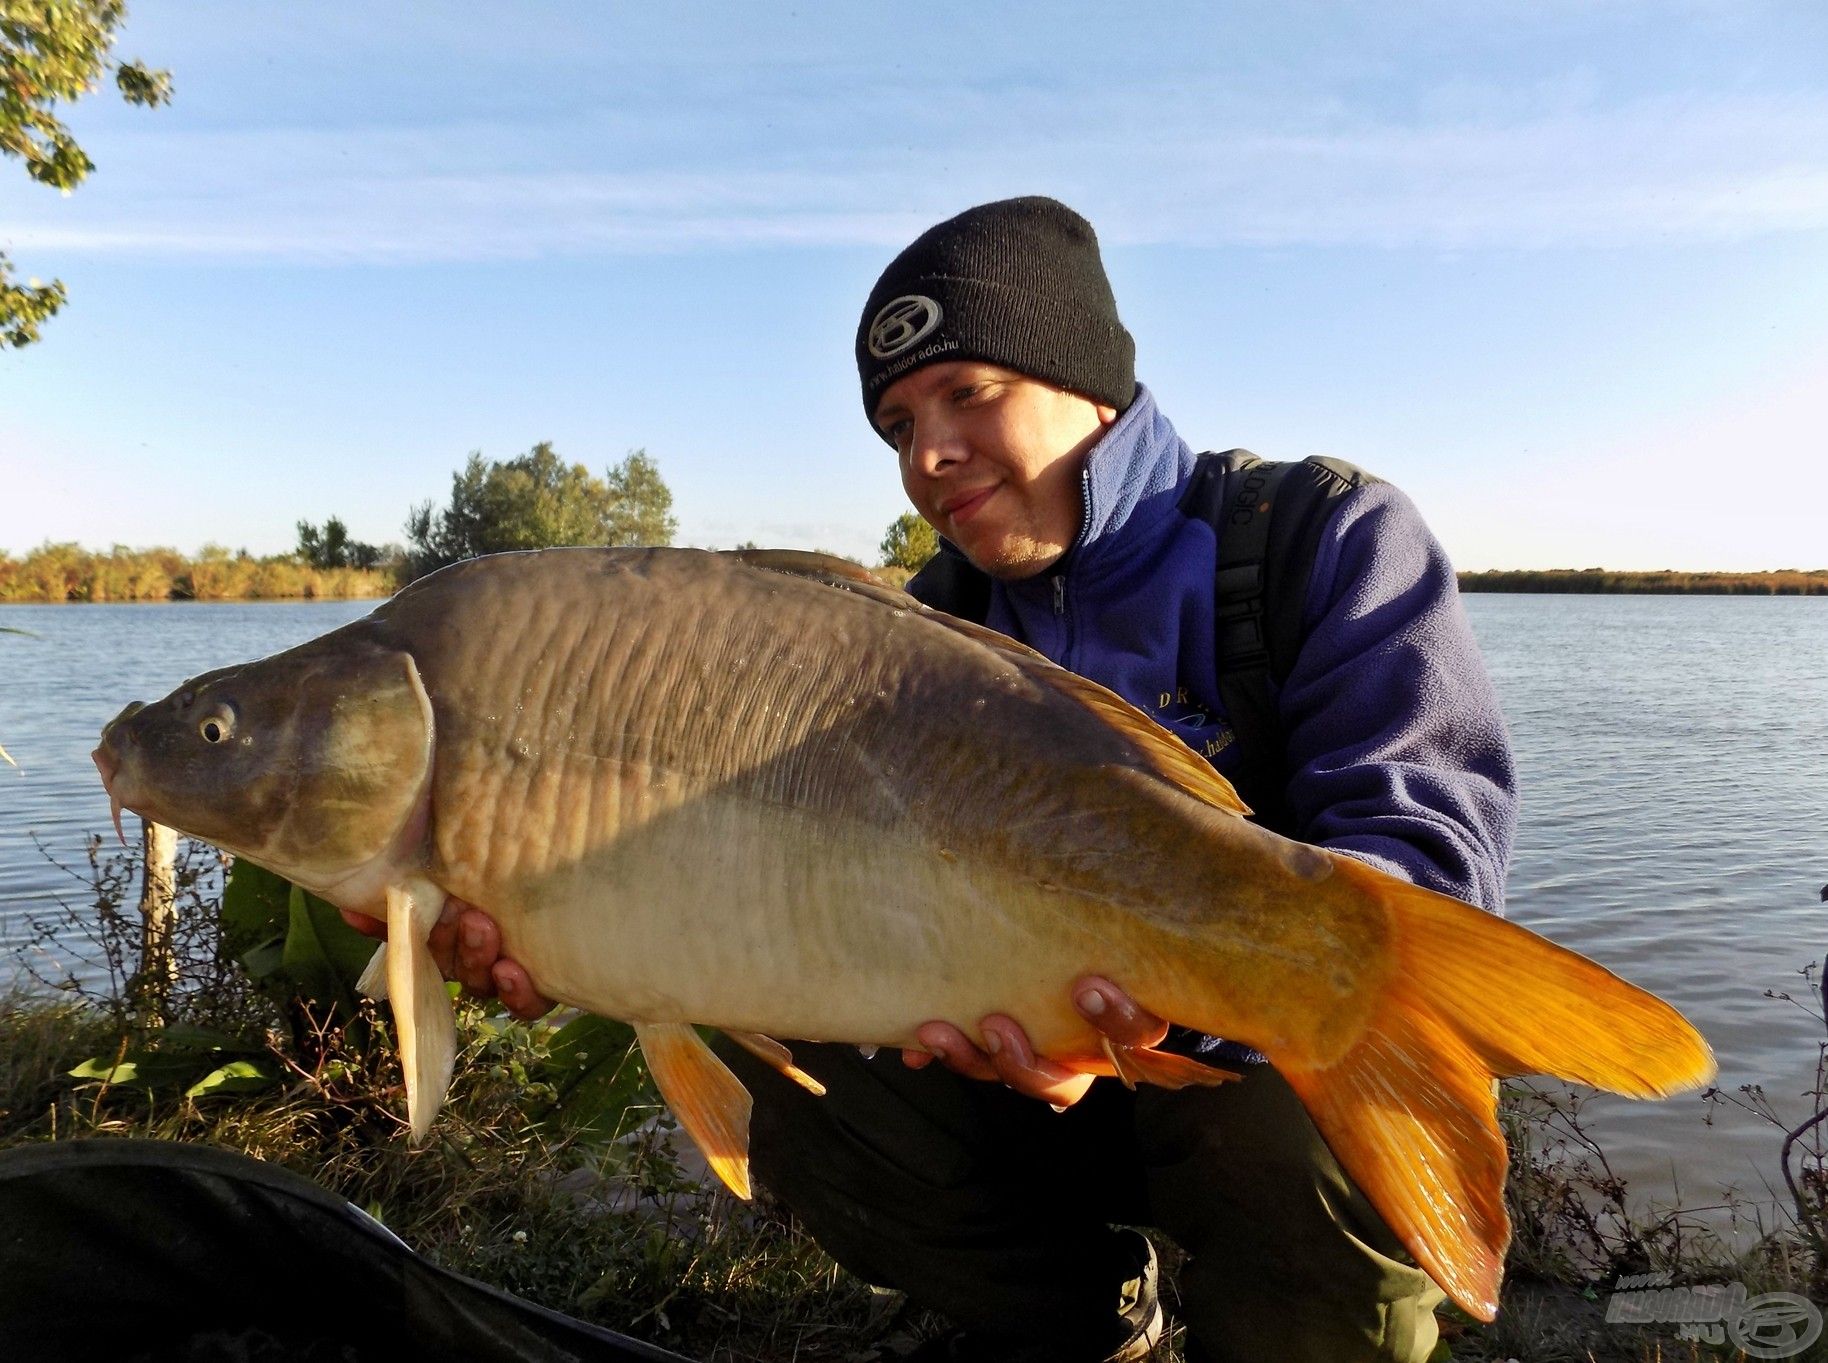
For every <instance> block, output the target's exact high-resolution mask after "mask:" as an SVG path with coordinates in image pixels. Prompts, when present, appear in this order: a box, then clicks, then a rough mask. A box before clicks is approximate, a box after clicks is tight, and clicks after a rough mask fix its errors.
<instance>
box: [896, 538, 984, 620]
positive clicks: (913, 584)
mask: <svg viewBox="0 0 1828 1363" xmlns="http://www.w3.org/2000/svg"><path fill="white" fill-rule="evenodd" d="M903 590H905V591H906V592H907V594H908V595H909V596H911V597H913V598H914V599H915V600H916V601H918V602H920V603H921V604H922V605H924V606H931V607H932V608H933V609H934V610H936V611H944V612H945V613H946V614H947V615H956V616H957V617H958V618H959V619H961V620H969V621H971V622H972V623H973V624H978V625H981V624H983V623H984V618H985V617H986V616H987V615H989V614H990V574H989V573H986V572H984V571H983V570H982V569H979V568H975V567H973V566H972V563H971V560H970V559H968V558H966V557H965V556H964V555H963V554H961V553H960V552H959V551H958V550H957V549H956V548H954V547H953V546H952V544H951V543H949V542H948V541H946V540H941V541H940V542H939V552H938V553H937V554H935V555H934V556H933V557H932V558H930V559H928V560H927V561H926V563H925V564H924V565H923V566H922V567H921V570H920V571H919V572H918V573H915V574H914V576H913V577H911V578H909V579H908V583H907V586H906V587H905V588H904V589H903Z"/></svg>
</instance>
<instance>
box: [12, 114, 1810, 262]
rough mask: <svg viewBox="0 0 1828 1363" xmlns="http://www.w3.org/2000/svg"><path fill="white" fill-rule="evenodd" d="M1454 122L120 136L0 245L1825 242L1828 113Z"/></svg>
mask: <svg viewBox="0 0 1828 1363" xmlns="http://www.w3.org/2000/svg"><path fill="white" fill-rule="evenodd" d="M940 103H941V104H942V105H943V103H944V102H943V101H941V102H940ZM1448 104H1449V105H1450V106H1452V108H1451V110H1442V109H1439V108H1434V109H1431V111H1430V113H1429V114H1428V119H1429V120H1430V121H1421V122H1411V123H1402V124H1399V123H1394V122H1383V123H1357V124H1348V123H1346V122H1345V121H1344V116H1343V115H1342V114H1341V113H1340V112H1339V110H1338V109H1337V107H1336V106H1335V105H1331V104H1328V105H1326V106H1323V107H1321V108H1319V109H1317V111H1316V112H1315V113H1313V114H1312V115H1311V116H1309V117H1305V118H1303V117H1284V118H1283V119H1282V120H1281V124H1280V126H1277V127H1260V126H1259V127H1252V126H1250V125H1249V124H1244V123H1239V122H1237V121H1235V120H1233V119H1232V118H1230V117H1228V116H1221V114H1219V113H1218V112H1215V111H1213V110H1211V109H1208V108H1206V107H1205V106H1202V105H1201V104H1200V103H1199V102H1198V101H1192V100H1186V99H1183V100H1179V101H1167V102H1165V103H1164V105H1163V106H1162V107H1160V108H1150V109H1141V108H1138V107H1136V106H1135V105H1134V103H1125V102H1123V101H1120V100H1115V99H1109V98H1107V99H1105V100H1102V101H1090V102H1088V101H1086V100H1083V99H1078V98H1075V99H1072V100H1069V99H1068V97H1067V95H1066V93H1063V92H1062V93H1056V92H1049V91H1045V90H1033V89H1031V90H1026V91H1021V92H1016V93H1013V94H1011V95H1010V96H1009V100H1008V103H1007V105H1006V106H1005V107H1001V108H999V109H998V110H997V111H996V113H995V117H996V119H997V121H998V122H999V123H1000V124H1002V125H1004V126H1006V127H1007V128H1008V129H1009V131H1008V133H1007V134H1006V135H1005V136H1003V137H1001V138H998V139H995V140H987V139H984V138H982V137H972V136H969V135H965V134H966V132H967V131H968V130H966V129H962V128H961V127H960V126H958V124H957V118H958V115H957V113H956V111H953V112H951V113H948V114H941V113H935V114H933V115H932V116H931V117H930V118H929V120H928V121H927V123H925V124H922V123H921V122H919V121H918V119H916V120H914V121H912V122H909V123H905V124H903V125H901V126H899V127H898V129H897V134H896V135H897V137H898V138H900V139H901V141H902V142H903V143H905V145H902V146H895V147H887V146H884V145H871V144H868V143H859V142H854V141H853V142H846V141H841V140H839V139H838V138H837V135H836V134H835V133H829V132H828V134H827V135H826V136H825V138H824V139H823V141H815V142H812V143H807V142H804V141H799V140H795V141H794V142H793V145H795V146H797V147H799V150H798V151H796V152H795V153H794V154H792V155H788V154H786V153H780V154H777V155H775V156H773V157H767V156H757V155H755V154H752V153H751V152H748V151H744V152H743V153H741V154H740V155H739V154H738V153H737V151H736V149H735V148H733V147H730V146H720V145H718V144H716V143H715V142H712V143H708V144H707V145H705V146H704V147H703V148H701V149H699V150H698V151H696V152H694V153H691V154H681V155H678V156H675V157H672V158H670V159H669V160H668V162H667V163H666V164H665V165H663V166H661V167H659V168H635V169H628V168H621V167H617V168H603V167H601V166H600V165H597V164H594V163H595V162H597V161H600V160H601V157H602V155H603V153H602V151H601V150H600V147H599V146H598V144H597V142H596V140H594V139H593V138H591V137H589V136H585V135H581V134H580V133H579V131H578V129H577V128H575V127H573V128H570V129H559V128H551V127H536V126H527V127H518V128H502V127H474V126H458V127H453V128H451V129H449V130H436V129H385V128H383V129H360V128H356V129H348V130H338V131H323V132H317V131H309V132H307V131H295V130H276V131H268V132H246V133H226V134H225V133H172V132H145V131H141V132H134V133H131V134H127V133H122V134H119V135H118V136H117V138H116V141H115V143H114V145H113V146H111V147H110V148H109V150H110V152H111V157H110V163H109V165H108V166H107V168H106V175H105V176H98V177H97V180H96V182H95V184H93V185H91V186H89V187H86V188H85V189H84V190H83V192H82V194H80V195H78V196H76V197H75V198H73V199H70V200H57V199H55V198H52V197H50V196H29V197H28V196H23V195H22V196H19V197H18V198H17V199H16V204H17V207H18V209H20V210H22V211H18V212H14V213H12V214H10V215H9V216H10V222H9V223H8V224H7V226H6V227H5V228H4V229H0V237H3V238H4V239H5V245H6V246H7V248H8V249H11V250H14V251H16V252H26V251H33V252H40V251H41V252H44V253H46V254H100V255H117V256H118V255H131V256H160V257H170V256H179V257H208V258H230V259H233V258H248V259H276V260H284V261H306V262H325V263H336V262H343V261H380V262H404V261H461V260H488V259H503V258H528V257H538V256H547V255H580V254H581V255H602V254H625V253H639V252H652V251H682V250H703V249H721V248H729V247H741V246H754V245H779V244H793V245H848V244H869V245H878V246H880V245H895V244H898V243H899V242H901V241H904V240H906V238H907V236H908V234H909V233H910V232H912V231H915V230H918V229H919V228H920V227H921V226H924V225H925V224H926V223H928V222H930V221H931V220H932V219H933V217H934V216H935V215H936V214H938V213H941V212H945V211H949V210H951V209H954V208H956V207H959V206H961V205H963V204H965V203H969V202H972V201H973V200H974V199H976V198H980V197H991V196H994V195H997V194H1001V193H1007V192H1010V190H1011V188H1012V174H1011V169H1010V168H1011V167H1012V166H1019V167H1020V168H1021V169H1020V181H1021V186H1022V187H1024V188H1036V189H1041V190H1046V191H1049V192H1053V193H1057V194H1060V195H1061V196H1062V197H1065V198H1068V199H1069V200H1070V201H1072V202H1073V203H1074V204H1075V205H1077V206H1079V207H1081V208H1083V209H1084V210H1085V211H1086V212H1087V213H1088V214H1089V215H1090V216H1092V217H1093V219H1094V220H1095V221H1097V222H1098V224H1099V227H1100V232H1101V234H1102V235H1103V236H1104V237H1105V239H1106V240H1107V241H1112V242H1156V243H1173V244H1185V245H1224V244H1242V245H1254V246H1293V245H1316V244H1318V245H1361V246H1362V245H1369V246H1414V245H1420V246H1431V247H1439V248H1445V249H1469V248H1478V247H1490V246H1497V247H1525V248H1531V247H1559V246H1595V245H1603V246H1630V245H1667V244H1673V243H1683V242H1696V241H1731V240H1737V239H1744V238H1750V237H1756V236H1762V235H1767V234H1773V233H1794V232H1809V231H1820V230H1823V229H1828V96H1819V95H1793V96H1776V95H1759V96H1745V95H1737V96H1718V97H1709V98H1680V99H1678V98H1667V97H1665V98H1657V99H1645V100H1640V101H1638V102H1636V103H1633V104H1629V105H1625V106H1620V107H1616V108H1610V109H1604V108H1594V107H1585V108H1578V107H1577V108H1568V107H1566V104H1565V102H1564V104H1563V106H1562V107H1559V108H1557V109H1555V110H1554V111H1552V112H1549V113H1546V114H1543V115H1540V116H1534V117H1530V116H1520V115H1517V114H1515V113H1514V112H1510V113H1505V114H1500V113H1493V112H1491V111H1490V110H1489V109H1479V108H1477V107H1474V108H1472V109H1471V110H1469V109H1468V107H1467V105H1468V101H1467V100H1465V99H1455V100H1450V101H1448ZM802 112H804V111H802ZM978 114H979V116H980V117H984V118H988V117H990V116H991V115H990V113H989V111H987V110H986V109H984V108H982V107H979V108H978ZM1145 121H1146V124H1147V126H1144V124H1145ZM1024 130H1028V131H1024ZM1043 130H1045V131H1043ZM878 135H879V136H880V134H878ZM636 140H639V139H636ZM611 145H613V143H612V144H611ZM783 145H785V144H783ZM527 148H535V149H537V153H534V152H529V151H527V150H526V149H527ZM652 150H653V149H651V148H650V149H649V151H648V152H645V153H643V154H644V155H647V154H651V153H652ZM536 159H537V160H538V161H540V162H542V163H545V164H543V165H540V166H538V167H534V168H529V162H530V161H532V160H536ZM1114 166H1116V167H1121V174H1118V175H1113V174H1112V173H1111V169H1110V168H1112V167H1114ZM1089 167H1096V168H1098V169H1097V170H1095V171H1094V170H1091V169H1088V168H1089ZM1138 184H1146V185H1147V186H1148V187H1149V191H1148V193H1147V194H1145V195H1138V194H1137V193H1135V192H1134V191H1135V186H1136V185H1138Z"/></svg>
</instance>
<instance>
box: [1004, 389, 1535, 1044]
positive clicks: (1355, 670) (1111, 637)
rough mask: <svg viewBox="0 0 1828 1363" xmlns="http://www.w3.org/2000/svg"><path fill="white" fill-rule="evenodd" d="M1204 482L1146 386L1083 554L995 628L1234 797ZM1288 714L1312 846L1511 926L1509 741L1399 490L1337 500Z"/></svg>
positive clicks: (1445, 579)
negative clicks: (1199, 508) (1124, 707)
mask: <svg viewBox="0 0 1828 1363" xmlns="http://www.w3.org/2000/svg"><path fill="white" fill-rule="evenodd" d="M1193 468H1194V452H1193V451H1192V450H1191V449H1190V448H1189V447H1188V445H1187V444H1186V442H1185V441H1183V440H1182V439H1181V438H1180V437H1179V436H1178V435H1177V434H1176V433H1175V430H1174V427H1173V426H1172V425H1170V424H1169V422H1168V419H1167V418H1166V417H1164V416H1163V415H1162V414H1161V412H1160V411H1159V410H1158V409H1157V407H1156V405H1155V400H1154V398H1153V397H1152V396H1151V395H1150V393H1149V391H1148V390H1147V389H1146V388H1143V387H1138V389H1137V395H1136V400H1135V401H1134V402H1133V403H1132V404H1131V405H1130V407H1129V408H1128V409H1127V410H1126V411H1125V412H1124V414H1123V415H1122V416H1121V417H1119V418H1118V420H1117V421H1116V422H1115V423H1114V424H1113V425H1112V426H1111V428H1110V429H1109V430H1108V431H1106V432H1105V434H1104V436H1103V438H1102V439H1101V440H1100V441H1099V442H1098V444H1097V445H1096V446H1095V447H1094V448H1093V450H1092V452H1091V454H1090V456H1089V457H1088V459H1087V461H1086V467H1085V473H1084V476H1083V479H1082V485H1081V490H1082V493H1083V496H1084V499H1085V508H1084V509H1085V517H1084V524H1083V526H1082V528H1081V530H1080V533H1079V537H1078V539H1076V540H1075V541H1074V542H1073V545H1072V548H1071V549H1069V550H1068V551H1067V553H1066V555H1065V556H1064V557H1063V558H1062V559H1061V560H1060V562H1059V563H1058V564H1057V565H1056V566H1055V567H1054V568H1053V569H1052V570H1050V571H1049V572H1047V573H1044V574H1042V575H1040V576H1038V577H1034V578H1029V579H1026V580H1024V581H1021V582H1012V583H1004V582H998V583H996V584H995V585H994V586H993V588H992V591H991V600H990V610H989V615H988V617H987V620H986V623H988V624H989V625H990V626H991V627H992V628H993V629H997V630H1000V631H1002V632H1003V633H1005V634H1008V635H1010V636H1012V637H1014V638H1016V639H1020V640H1021V641H1023V642H1024V643H1026V644H1028V645H1029V646H1030V647H1032V648H1034V649H1036V650H1038V651H1039V652H1041V653H1044V654H1045V655H1047V656H1048V657H1049V658H1051V659H1053V660H1054V661H1055V662H1057V663H1060V664H1061V665H1062V666H1064V667H1067V668H1070V669H1071V670H1072V671H1074V672H1077V673H1079V674H1080V675H1081V676H1085V677H1089V678H1091V679H1092V680H1094V681H1097V682H1100V683H1102V684H1103V685H1105V686H1107V687H1109V688H1110V689H1111V690H1113V691H1115V692H1117V693H1118V694H1119V695H1121V696H1123V697H1124V699H1126V700H1128V701H1130V702H1131V703H1132V704H1134V705H1136V706H1138V707H1140V708H1141V709H1143V710H1144V711H1145V712H1147V713H1149V714H1151V715H1153V716H1154V717H1155V718H1156V719H1157V720H1158V721H1159V722H1161V723H1162V724H1164V725H1166V726H1167V727H1168V728H1170V729H1172V730H1173V731H1174V732H1175V733H1177V734H1179V735H1180V736H1181V737H1182V738H1183V739H1184V740H1185V741H1186V742H1187V743H1188V744H1189V745H1190V746H1191V747H1192V748H1193V749H1194V750H1195V751H1196V752H1199V753H1201V754H1202V755H1204V756H1205V757H1206V758H1207V760H1208V761H1210V762H1212V764H1213V765H1214V766H1215V767H1216V768H1217V769H1218V770H1219V771H1220V772H1221V773H1223V774H1224V775H1225V776H1227V777H1228V778H1234V780H1235V777H1236V767H1237V763H1236V761H1235V760H1234V759H1235V757H1236V751H1235V749H1234V748H1233V746H1232V734H1231V730H1230V727H1229V726H1228V725H1227V724H1226V722H1225V716H1224V711H1223V708H1222V706H1221V705H1220V703H1219V693H1218V685H1217V681H1216V675H1215V674H1216V666H1215V659H1214V641H1213V600H1212V596H1213V575H1214V567H1215V564H1216V555H1217V547H1218V539H1217V535H1216V533H1215V531H1214V530H1213V527H1212V526H1210V525H1208V524H1207V523H1206V522H1205V521H1203V520H1200V519H1197V518H1193V517H1189V516H1187V515H1186V514H1184V513H1183V512H1182V511H1181V510H1180V508H1179V502H1180V499H1181V495H1182V493H1183V492H1184V491H1185V490H1186V486H1187V480H1188V479H1189V478H1190V477H1191V476H1192V473H1193ZM1276 701H1277V706H1278V710H1279V713H1280V715H1281V720H1282V726H1283V730H1284V733H1285V735H1286V738H1287V744H1288V766H1289V771H1290V773H1291V774H1290V777H1289V784H1288V791H1287V798H1288V806H1289V808H1290V810H1291V811H1292V813H1293V816H1294V818H1295V820H1296V822H1297V824H1298V828H1297V829H1296V833H1297V836H1299V837H1300V838H1301V839H1302V840H1303V841H1305V842H1311V843H1317V844H1320V845H1322V846H1325V847H1330V848H1334V849H1335V850H1337V851H1341V852H1347V853H1350V854H1351V855H1353V856H1356V857H1360V858H1362V859H1363V860H1365V861H1368V862H1371V863H1372V864H1374V865H1376V866H1378V867H1380V868H1382V869H1383V870H1386V871H1389V872H1391V873H1393V874H1395V875H1398V876H1401V877H1403V878H1404V879H1406V880H1411V881H1414V882H1415V883H1417V884H1420V885H1426V886H1428V887H1430V888H1432V889H1437V890H1442V891H1445V892H1446V893H1448V894H1451V895H1455V896H1457V897H1458V898H1460V899H1464V900H1467V901H1468V902H1470V903H1473V904H1477V905H1479V906H1481V907H1483V908H1486V909H1490V910H1492V911H1493V912H1499V913H1501V912H1502V911H1503V908H1504V880H1505V871H1506V868H1507V866H1508V864H1509V861H1510V850H1511V837H1512V833H1513V831H1514V829H1515V826H1516V815H1517V796H1516V784H1515V779H1514V771H1513V768H1512V762H1511V751H1510V741H1509V737H1508V735H1507V734H1506V732H1505V727H1504V719H1503V717H1502V715H1501V714H1500V713H1499V709H1498V698H1497V695H1496V694H1495V693H1494V691H1493V689H1492V685H1491V681H1490V679H1489V678H1488V677H1487V675H1486V671H1485V664H1484V662H1483V660H1482V659H1481V658H1480V656H1479V649H1478V645H1477V644H1476V642H1475V641H1474V639H1473V634H1472V630H1471V628H1470V627H1469V625H1468V623H1467V619H1466V613H1465V611H1464V609H1463V608H1462V607H1461V604H1460V599H1459V592H1458V589H1457V587H1456V585H1455V582H1454V574H1453V568H1452V566H1451V565H1450V564H1449V563H1448V561H1447V556H1446V554H1445V553H1443V552H1442V550H1441V546H1440V545H1439V544H1438V543H1437V542H1436V541H1435V538H1434V536H1433V535H1431V534H1430V533H1429V531H1428V528H1427V526H1425V525H1424V524H1423V523H1422V518H1421V516H1420V515H1419V514H1418V513H1417V511H1416V509H1415V507H1414V505H1413V504H1411V502H1410V501H1409V499H1408V498H1407V497H1405V496H1404V495H1403V494H1402V493H1401V492H1399V491H1397V490H1396V489H1395V488H1394V487H1392V486H1390V485H1389V484H1388V483H1371V484H1368V485H1366V486H1364V487H1361V488H1358V489H1356V490H1354V491H1352V492H1350V493H1347V494H1346V495H1345V496H1344V497H1342V498H1341V499H1340V500H1339V502H1338V504H1337V508H1336V510H1335V511H1334V512H1333V514H1332V517H1331V520H1330V522H1329V523H1328V525H1327V526H1326V529H1325V533H1324V535H1323V537H1322V539H1321V543H1320V548H1319V552H1318V554H1317V556H1316V558H1315V561H1314V568H1313V574H1312V576H1311V577H1310V579H1309V586H1308V599H1307V606H1306V612H1305V633H1304V638H1303V641H1302V644H1301V649H1300V652H1299V654H1298V656H1297V658H1296V661H1295V665H1294V667H1293V668H1292V670H1291V671H1290V674H1289V676H1288V677H1287V679H1286V681H1285V684H1284V685H1283V686H1282V688H1281V690H1280V692H1279V693H1278V695H1277V697H1276ZM1239 793H1240V794H1241V795H1242V796H1243V797H1244V799H1245V801H1246V802H1251V796H1252V792H1251V791H1250V790H1248V789H1240V791H1239ZM1202 1049H1205V1048H1204V1047H1202ZM1227 1049H1228V1050H1229V1049H1231V1048H1229V1047H1228V1048H1227ZM1234 1058H1242V1057H1236V1056H1234Z"/></svg>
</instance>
